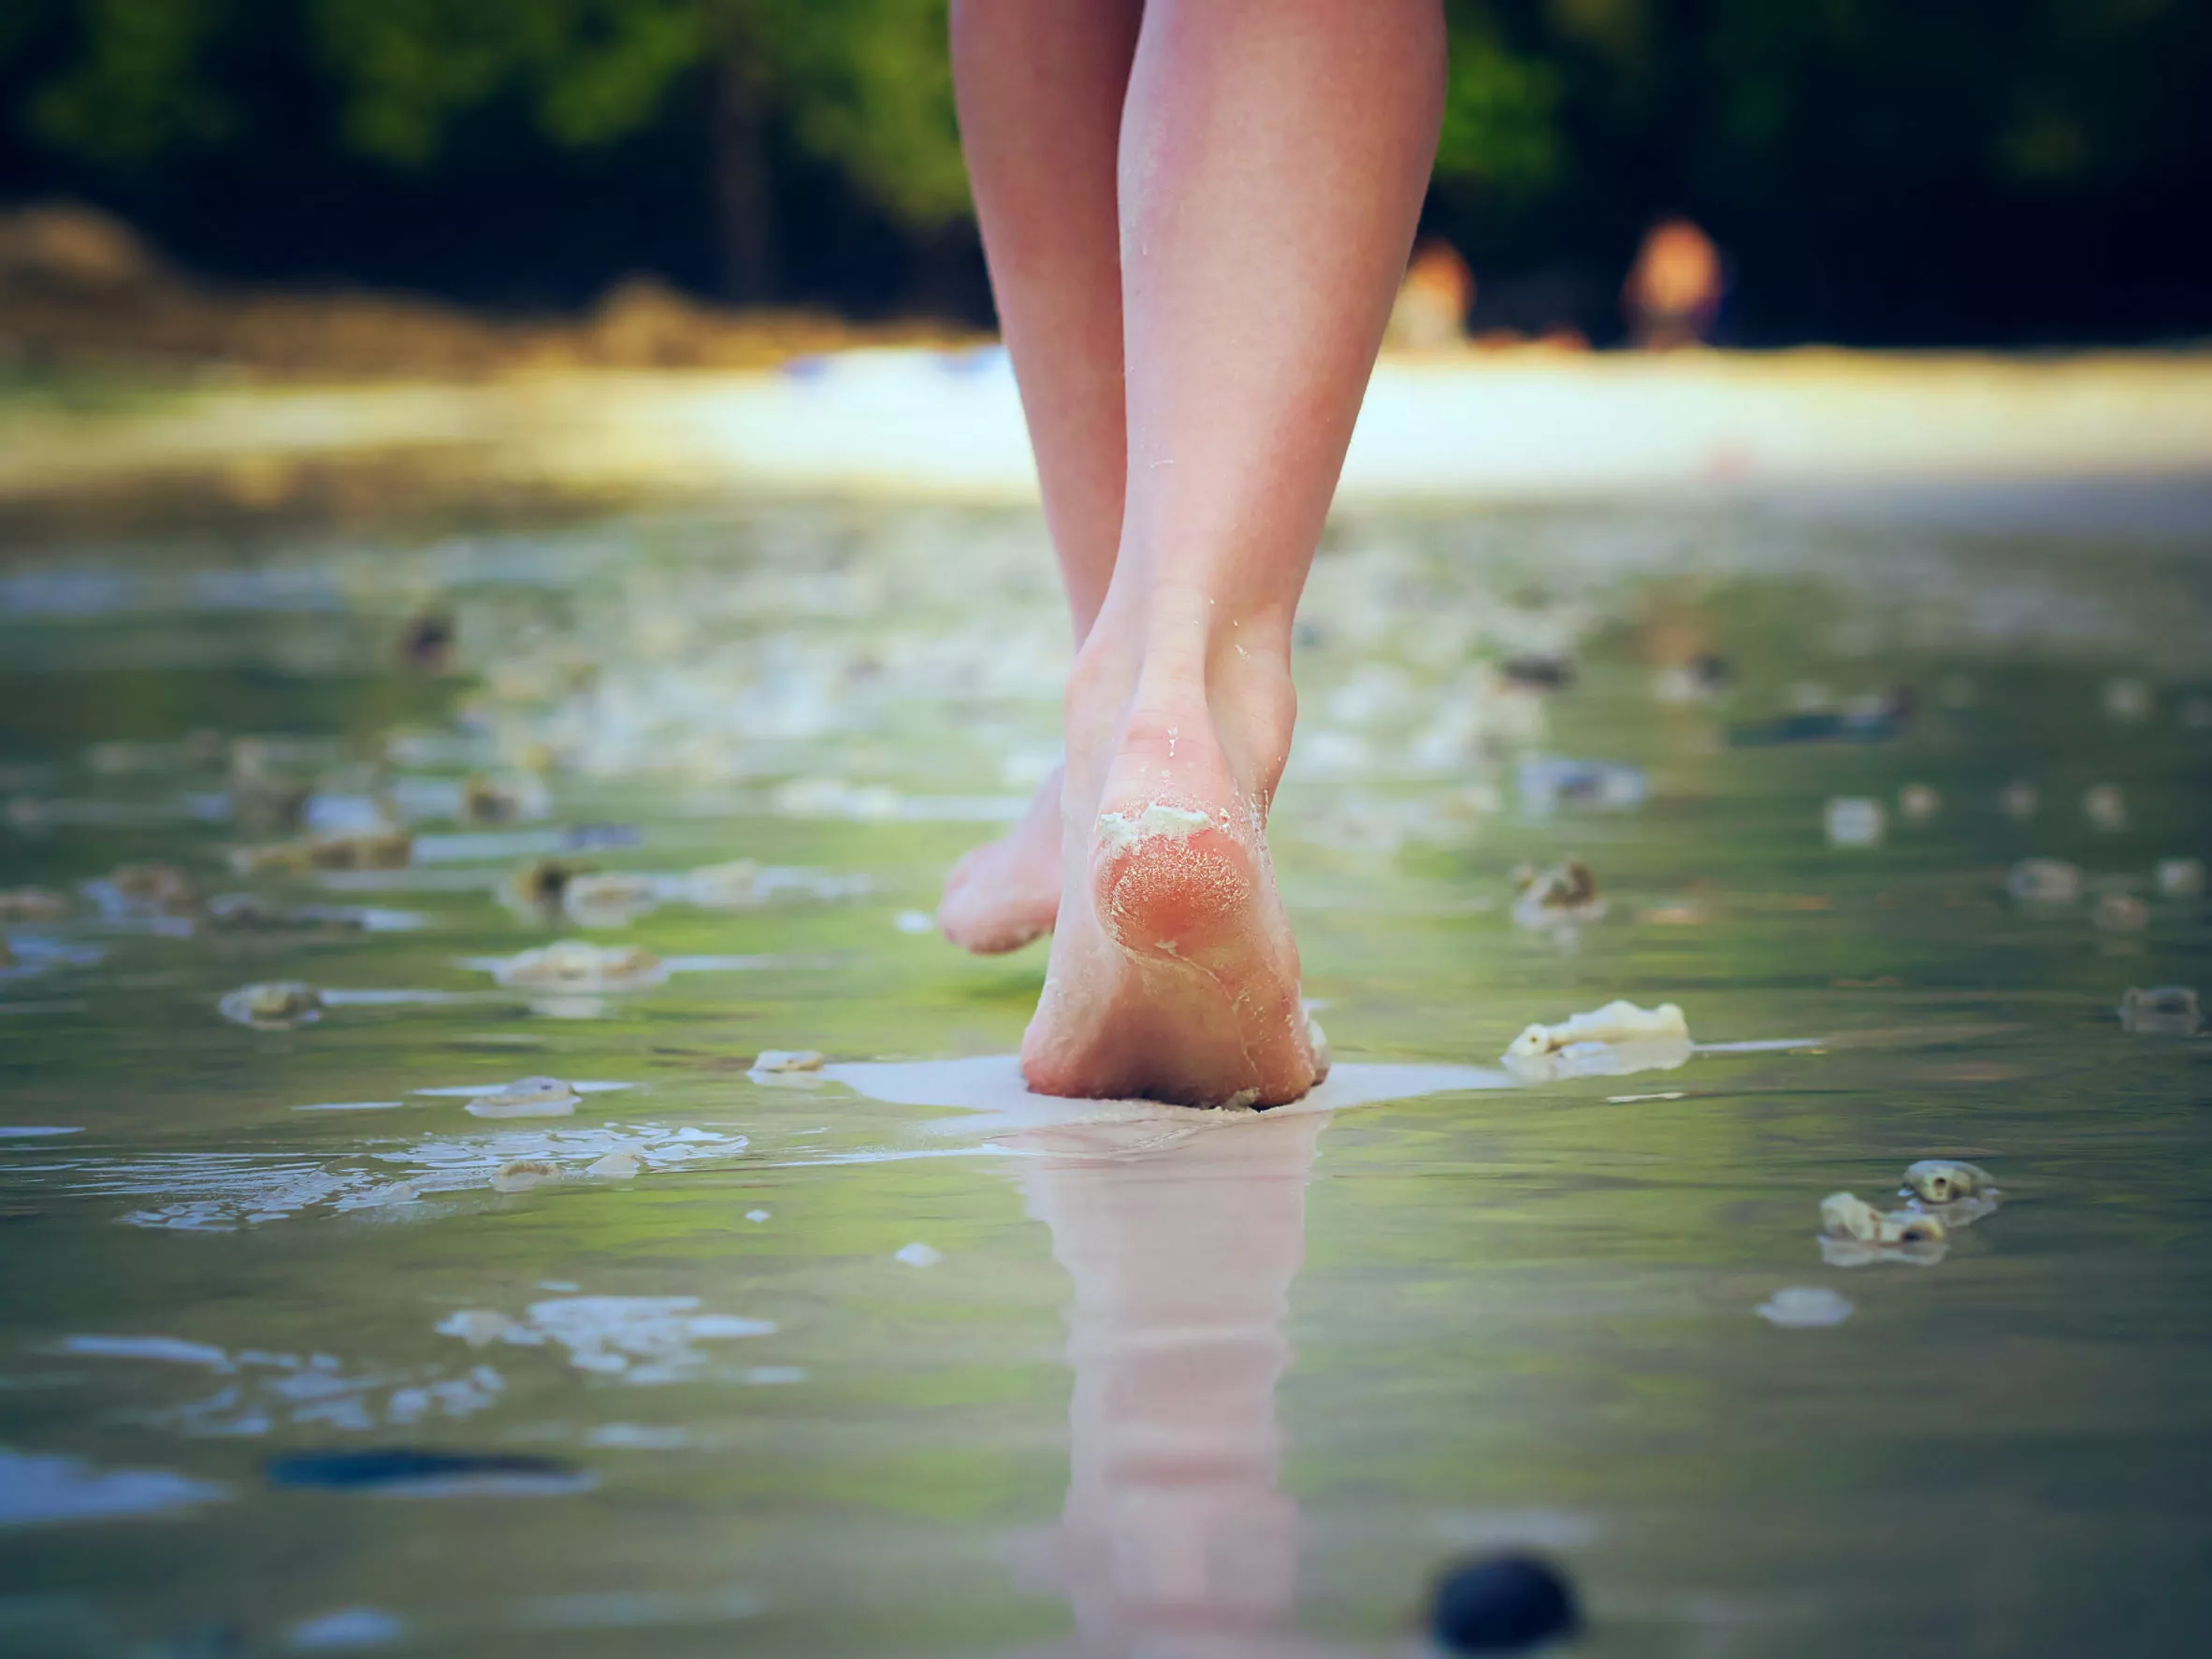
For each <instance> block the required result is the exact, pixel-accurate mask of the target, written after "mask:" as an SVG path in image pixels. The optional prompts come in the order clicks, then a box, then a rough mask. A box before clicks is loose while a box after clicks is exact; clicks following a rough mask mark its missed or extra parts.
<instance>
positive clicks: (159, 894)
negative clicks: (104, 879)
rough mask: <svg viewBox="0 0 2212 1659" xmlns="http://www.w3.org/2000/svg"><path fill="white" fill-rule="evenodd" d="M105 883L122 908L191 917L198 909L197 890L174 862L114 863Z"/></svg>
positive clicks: (152, 913)
mask: <svg viewBox="0 0 2212 1659" xmlns="http://www.w3.org/2000/svg"><path fill="white" fill-rule="evenodd" d="M108 887H110V888H111V889H112V890H113V891H114V893H115V896H116V897H117V898H118V899H120V900H122V901H123V905H124V907H125V908H126V909H130V910H134V911H138V912H140V913H143V914H151V915H154V916H191V915H192V914H193V913H194V912H195V911H196V910H197V909H198V908H199V889H198V888H197V887H195V886H194V885H193V880H192V877H190V876H189V875H187V874H185V873H184V872H183V871H181V870H180V869H178V868H177V867H176V865H174V864H152V863H149V864H118V865H117V866H116V867H115V868H114V869H113V870H110V871H109V872H108Z"/></svg>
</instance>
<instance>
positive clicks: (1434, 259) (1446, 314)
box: [1382, 237, 1475, 352]
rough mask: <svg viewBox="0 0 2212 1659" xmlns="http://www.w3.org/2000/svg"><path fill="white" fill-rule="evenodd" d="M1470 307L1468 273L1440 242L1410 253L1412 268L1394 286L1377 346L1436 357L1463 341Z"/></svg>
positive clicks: (1471, 276)
mask: <svg viewBox="0 0 2212 1659" xmlns="http://www.w3.org/2000/svg"><path fill="white" fill-rule="evenodd" d="M1474 303H1475V278H1474V273H1473V272H1471V271H1469V270H1468V269H1467V261H1466V260H1464V259H1462V258H1460V256H1459V252H1458V250H1457V249H1455V248H1453V246H1452V244H1451V243H1450V242H1447V241H1445V240H1444V239H1443V238H1440V237H1430V238H1426V239H1425V240H1424V241H1423V242H1422V244H1421V246H1419V247H1418V248H1416V249H1414V250H1413V263H1412V264H1410V265H1409V266H1408V267H1406V280H1405V281H1403V282H1400V283H1399V284H1398V296H1397V299H1396V301H1395V303H1394V304H1393V305H1392V306H1391V308H1390V326H1389V327H1388V328H1387V329H1386V330H1385V331H1384V333H1383V337H1382V343H1383V344H1384V345H1385V346H1388V347H1390V348H1391V349H1392V350H1394V351H1400V352H1439V351H1444V350H1446V349H1448V348H1450V347H1452V346H1456V345H1459V344H1461V343H1462V342H1464V341H1465V340H1466V339H1467V308H1468V307H1469V306H1471V305H1473V304H1474Z"/></svg>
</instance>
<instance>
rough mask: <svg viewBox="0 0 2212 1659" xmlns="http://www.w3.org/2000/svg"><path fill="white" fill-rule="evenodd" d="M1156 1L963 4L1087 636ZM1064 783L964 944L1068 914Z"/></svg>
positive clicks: (970, 98) (964, 43) (994, 210)
mask: <svg viewBox="0 0 2212 1659" xmlns="http://www.w3.org/2000/svg"><path fill="white" fill-rule="evenodd" d="M1142 12H1143V5H1142V0H1078V3H1077V4H1058V5H1055V4H1040V3H1039V0H957V4H955V6H954V7H953V10H952V64H953V71H954V76H955V80H956V84H957V86H958V90H959V96H960V117H961V143H962V145H963V147H964V148H965V151H966V153H967V158H968V173H969V176H970V178H971V180H973V182H974V186H975V191H976V217H977V219H978V221H979V222H980V224H981V226H982V230H983V247H984V252H985V253H986V254H987V255H988V257H989V259H990V278H991V288H992V291H993V293H994V294H995V295H996V296H997V299H998V310H999V323H1000V326H1001V327H1002V328H1003V329H1004V330H1005V339H1006V348H1007V351H1008V352H1009V353H1011V355H1012V357H1013V360H1014V373H1015V377H1016V379H1017V380H1018V381H1019V384H1020V387H1021V405H1022V409H1023V411H1024V412H1025V413H1026V414H1027V416H1028V418H1029V431H1030V440H1031V443H1032V445H1033V447H1034V449H1035V451H1036V456H1037V471H1038V475H1039V478H1040V481H1041V483H1042V484H1043V487H1044V498H1045V523H1046V526H1047V527H1048V529H1049V530H1050V532H1051V535H1052V545H1053V548H1054V550H1055V551H1056V552H1057V553H1058V554H1059V555H1060V571H1061V578H1062V581H1063V583H1064V584H1065V586H1066V588H1067V600H1068V609H1069V611H1070V612H1071V613H1072V614H1073V619H1074V622H1075V629H1076V640H1077V643H1080V642H1082V640H1083V638H1084V636H1086V635H1087V634H1089V633H1090V631H1091V625H1092V621H1093V620H1095V619H1096V617H1097V615H1098V607H1099V605H1100V604H1101V603H1102V602H1103V601H1104V600H1105V599H1106V584H1107V581H1108V579H1109V578H1111V576H1112V575H1113V572H1114V552H1115V549H1116V547H1117V546H1118V545H1119V544H1120V539H1121V486H1122V481H1123V479H1124V478H1125V477H1126V476H1127V473H1128V468H1127V464H1126V462H1125V460H1124V451H1123V432H1124V421H1125V417H1124V414H1123V411H1122V404H1121V267H1120V259H1119V257H1118V252H1117V250H1118V247H1119V238H1120V221H1119V218H1118V214H1117V209H1116V207H1115V180H1114V171H1115V155H1116V148H1117V146H1118V144H1119V142H1120V129H1121V104H1122V99H1123V97H1124V95H1125V94H1126V93H1127V91H1128V84H1129V65H1130V60H1131V58H1132V57H1133V56H1134V55H1135V51H1136V33H1137V23H1138V21H1139V19H1140V17H1141V15H1142ZM1060 796H1061V775H1060V773H1059V772H1054V773H1053V774H1052V776H1051V777H1050V778H1048V779H1047V780H1046V782H1045V785H1044V787H1043V788H1042V789H1040V790H1039V791H1038V794H1037V798H1036V801H1035V802H1034V804H1033V805H1032V807H1031V809H1030V813H1029V816H1028V817H1027V818H1026V819H1025V820H1024V821H1023V822H1022V824H1021V826H1020V827H1019V829H1017V830H1015V831H1014V832H1013V833H1012V834H1010V835H1008V836H1006V837H1005V838H1004V839H1003V840H999V841H994V842H991V843H990V844H989V845H986V846H980V847H977V848H976V850H975V851H973V852H971V853H970V854H968V856H967V857H966V858H962V859H961V861H960V863H959V864H958V865H956V866H954V868H953V872H952V874H951V875H950V877H949V878H948V879H947V882H946V884H945V902H944V906H943V908H941V909H940V910H939V911H938V913H937V921H938V925H939V926H940V927H941V928H943V929H944V930H945V933H946V936H947V938H949V939H951V940H952V941H953V942H954V943H955V944H957V945H965V946H966V947H967V948H968V949H970V950H974V951H981V952H986V953H990V952H997V951H1004V950H1013V949H1015V948H1016V947H1018V946H1019V945H1026V944H1028V943H1029V942H1030V941H1031V940H1032V939H1034V938H1035V937H1036V936H1037V935H1038V934H1040V933H1043V932H1046V931H1048V930H1050V928H1051V926H1052V917H1053V913H1054V912H1055V911H1056V910H1058V909H1059V907H1060Z"/></svg>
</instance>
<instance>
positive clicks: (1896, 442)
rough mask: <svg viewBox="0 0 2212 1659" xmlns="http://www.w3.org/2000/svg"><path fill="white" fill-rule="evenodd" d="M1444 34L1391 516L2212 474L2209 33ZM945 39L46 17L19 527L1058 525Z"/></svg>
mask: <svg viewBox="0 0 2212 1659" xmlns="http://www.w3.org/2000/svg"><path fill="white" fill-rule="evenodd" d="M1448 9H1449V11H1450V12H1451V14H1452V17H1451V21H1452V28H1453V36H1452V42H1453V43H1452V53H1451V66H1450V88H1449V102H1448V108H1447V113H1446V119H1445V126H1444V135H1443V141H1442V145H1441V149H1440V152H1439V161H1438V166H1437V172H1436V180H1435V185H1434V188H1433V190H1432V192H1431V195H1430V200H1429V204H1428V208H1427V210H1426V213H1425V215H1424V241H1423V245H1422V249H1421V252H1420V253H1419V255H1418V256H1417V258H1416V260H1415V262H1414V267H1413V269H1412V271H1411V273H1410V279H1409V282H1408V288H1407V293H1406V296H1405V298H1404V300H1403V302H1402V303H1401V306H1400V314H1399V317H1398V318H1397V319H1396V322H1395V325H1394V329H1393V341H1392V344H1393V350H1392V352H1391V353H1390V354H1389V356H1388V357H1387V359H1386V361H1385V363H1384V366H1383V368H1382V369H1381V372H1380V374H1379V376H1378V378H1377V381H1376V383H1375V388H1374V392H1373V395H1372V397H1371V398H1370V401H1369V407H1368V410H1367V412H1366V420H1365V422H1364V424H1363V426H1362V429H1361V433H1360V437H1359V440H1358V441H1357V442H1356V443H1355V445H1354V448H1353V453H1352V459H1351V462H1350V465H1349V467H1348V469H1347V477H1346V494H1347V498H1364V499H1367V500H1376V499H1395V498H1445V499H1453V498H1467V499H1497V498H1516V497H1538V498H1541V497H1546V496H1557V495H1560V494H1587V493H1590V492H1594V491H1595V492H1615V491H1620V490H1624V489H1630V490H1635V489H1646V488H1651V487H1661V488H1666V489H1670V490H1682V489H1694V490H1699V491H1713V490H1719V491H1742V490H1757V489H1761V488H1766V487H1770V486H1779V487H1795V486H1819V485H1835V484H1843V485H1845V486H1860V485H1867V484H1883V485H1895V484H1908V483H1913V482H1915V481H1926V480H1930V479H1942V480H1945V481H1948V482H1950V483H1958V482H1959V481H1961V480H1964V479H1973V480H1984V481H2007V480H2013V481H2017V480H2026V479H2032V480H2036V481H2038V482H2039V483H2043V484H2046V485H2047V484H2048V483H2049V482H2050V481H2052V480H2054V479H2059V478H2093V479H2111V478H2116V477H2117V478H2121V479H2140V478H2146V477H2151V478H2160V479H2171V478H2174V477H2177V476H2183V477H2185V476H2187V475H2189V474H2191V473H2193V472H2195V471H2197V470H2198V469H2201V468H2202V467H2203V466H2204V465H2205V462H2206V460H2207V457H2208V456H2212V371H2208V369H2207V363H2208V362H2212V358H2208V357H2207V353H2206V349H2205V339H2206V337H2207V335H2212V284H2208V283H2207V282H2206V281H2205V269H2206V267H2207V259H2208V256H2212V247H2208V245H2207V243H2208V240H2212V230H2207V227H2206V220H2205V215H2204V213H2203V211H2202V204H2203V202H2204V201H2205V199H2206V196H2207V194H2208V193H2212V124H2208V123H2205V121H2204V120H2203V119H2202V113H2201V108H2200V102H2201V98H2200V94H2201V89H2202V87H2203V86H2204V85H2205V83H2206V79H2207V77H2208V76H2212V19H2208V18H2207V17H2206V15H2205V12H2204V10H2203V8H2201V7H2190V6H2188V5H2184V4H2181V3H2179V0H2126V3H2121V0H2051V3H2046V4H2040V5H2036V6H2033V7H2019V8H2014V9H2011V10H2008V11H2007V12H2006V13H2005V14H2003V15H2002V16H1992V15H1990V14H1988V12H1987V11H1986V10H1985V9H1983V8H1978V7H1967V6H1942V7H1934V8H1932V9H1931V8H1930V7H1925V6H1915V5H1906V4H1902V3H1901V0H1899V3H1887V4H1886V3H1883V0H1848V3H1845V0H1839V3H1838V4H1834V5H1830V6H1824V7H1810V8H1804V9H1802V10H1801V11H1793V12H1790V13H1788V14H1786V15H1785V14H1781V13H1777V12H1776V11H1775V10H1774V8H1772V7H1765V6H1760V5H1756V4H1751V3H1749V0H1743V3H1738V4H1728V3H1723V4H1714V5H1710V6H1699V7H1683V6H1674V5H1666V4H1659V3H1657V0H1490V3H1486V4H1473V3H1466V0H1455V3H1454V4H1453V5H1452V6H1451V7H1448ZM944 10H945V8H944V7H943V6H942V5H941V4H924V3H919V0H812V3H802V0H450V3H445V4H432V3H429V0H408V3H404V4H391V3H387V0H19V3H18V4H16V5H13V6H11V7H8V8H7V16H6V17H5V19H0V513H4V514H6V515H7V518H9V519H20V518H21V517H22V515H24V514H26V513H28V514H30V515H31V516H32V517H34V518H41V517H44V516H45V515H47V514H50V513H52V512H63V513H65V514H67V513H75V514H89V515H90V516H92V517H93V518H94V520H95V521H97V520H101V519H113V518H115V517H116V516H118V515H124V514H132V513H144V512H152V513H153V514H155V515H156V516H157V518H158V516H159V515H162V514H168V513H174V512H200V511H212V512H218V513H227V512H243V513H246V514H248V515H263V516H266V515H270V514H276V515H280V516H298V515H307V516H320V515H336V516H339V517H341V518H359V517H362V516H374V517H388V516H393V515H399V516H404V515H406V514H409V513H411V512H446V511H449V510H450V509H452V508H453V507H455V506H456V505H459V504H463V503H466V504H467V505H469V506H470V507H471V508H472V509H475V510H478V511H487V510H512V509H516V508H520V509H522V510H524V511H534V510H537V509H540V508H544V507H549V506H550V507H560V506H564V505H575V504H596V505H605V504H608V503H609V502H611V501H620V500H634V499H637V498H642V497H643V498H658V497H666V496H678V497H686V498H699V497H702V496H704V497H714V496H719V495H728V494H731V493H741V494H756V495H757V494H760V493H764V492H765V493H782V494H790V493H801V494H804V493H815V492H820V491H825V490H827V491H831V492H844V491H862V492H873V493H876V494H888V495H891V496H894V497H905V496H912V495H916V494H925V495H930V496H933V497H938V498H987V499H992V500H1006V499H1012V498H1022V497H1024V496H1027V495H1029V494H1031V493H1033V492H1034V481H1033V478H1032V475H1031V471H1030V467H1029V461H1028V456H1027V450H1026V443H1025V440H1024V436H1023V433H1022V429H1021V426H1020V419H1019V404H1018V400H1017V398H1016V396H1015V392H1014V388H1013V383H1012V380H1011V377H1010V375H1008V374H1007V372H1006V370H1005V365H1004V363H1003V360H1002V359H1001V358H1000V356H999V355H998V354H997V353H995V352H994V351H992V350H991V349H990V339H991V334H990V330H991V307H990V292H989V284H988V281H987V279H986V276H985V273H984V270H983V267H982V260H981V255H980V252H979V248H978V245H977V241H976V231H975V226H974V223H973V218H972V214H971V210H970V207H969V203H968V198H967V191H966V183H965V179H964V175H963V172H962V168H961V158H960V151H959V140H958V134H957V131H956V128H955V124H954V119H953V110H952V101H951V90H950V82H949V72H948V69H947V58H946V47H945V28H944V24H945V17H944ZM1639 348H1642V349H1639ZM126 486H127V487H126ZM4 522H7V520H6V519H0V523H4Z"/></svg>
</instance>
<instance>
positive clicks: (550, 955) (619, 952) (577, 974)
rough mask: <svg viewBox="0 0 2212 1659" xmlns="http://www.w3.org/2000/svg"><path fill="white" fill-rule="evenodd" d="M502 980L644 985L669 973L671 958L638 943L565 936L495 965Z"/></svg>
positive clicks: (591, 987)
mask: <svg viewBox="0 0 2212 1659" xmlns="http://www.w3.org/2000/svg"><path fill="white" fill-rule="evenodd" d="M493 973H494V976H495V977H496V978H497V979H498V980H499V983H500V984H501V985H511V986H516V987H519V988H524V989H527V990H548V991H571V992H581V993H592V992H598V991H618V990H641V989H643V988H645V987H646V986H651V985H658V984H659V983H660V982H661V981H662V980H663V979H666V978H667V977H668V964H667V963H665V962H663V961H662V960H661V959H659V958H658V957H657V956H655V955H654V954H653V953H652V952H651V951H649V950H646V949H644V948H643V946H641V945H593V944H591V943H590V942H589V941H588V940H584V939H563V940H561V941H560V942H559V943H558V944H555V945H542V946H541V947H540V948H538V949H536V950H526V951H524V952H523V953H522V954H521V955H519V956H516V957H511V958H509V959H507V960H506V961H504V962H502V963H500V964H499V967H498V968H497V969H495V970H494V971H493Z"/></svg>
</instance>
